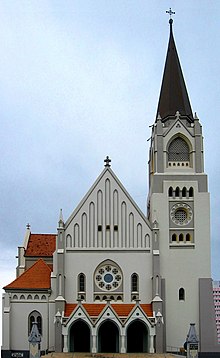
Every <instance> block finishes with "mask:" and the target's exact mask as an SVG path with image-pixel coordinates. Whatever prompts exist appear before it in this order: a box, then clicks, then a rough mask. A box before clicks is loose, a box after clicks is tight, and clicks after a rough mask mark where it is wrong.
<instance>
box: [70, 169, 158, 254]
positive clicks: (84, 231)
mask: <svg viewBox="0 0 220 358" xmlns="http://www.w3.org/2000/svg"><path fill="white" fill-rule="evenodd" d="M65 235H66V247H67V248H68V249H71V248H74V249H77V248H78V249H82V248H88V249H90V250H92V249H96V250H97V249H99V250H100V249H103V248H108V249H114V250H115V249H131V250H134V249H135V250H138V249H149V248H150V239H151V229H150V224H149V222H148V220H147V218H146V217H145V215H144V214H143V213H142V211H141V210H140V209H139V208H138V206H137V205H136V203H135V202H134V201H133V199H132V198H131V197H130V195H129V194H128V193H127V191H126V190H125V188H124V187H123V185H122V184H121V182H120V181H119V180H118V178H117V177H116V176H115V174H114V173H113V171H112V170H111V169H110V168H106V169H104V171H103V172H102V173H101V175H100V176H99V177H98V179H97V180H96V182H95V183H94V185H93V186H92V188H91V189H90V190H89V192H88V193H87V194H86V196H85V197H84V199H83V200H82V201H81V203H80V204H79V205H78V207H77V208H76V210H75V211H74V212H73V214H72V215H71V216H70V218H69V219H68V220H67V222H66V224H65Z"/></svg>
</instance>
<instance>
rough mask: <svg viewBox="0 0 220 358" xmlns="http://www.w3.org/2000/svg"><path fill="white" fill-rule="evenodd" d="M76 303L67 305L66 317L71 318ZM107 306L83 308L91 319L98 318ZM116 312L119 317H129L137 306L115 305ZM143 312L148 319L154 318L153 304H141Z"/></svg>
mask: <svg viewBox="0 0 220 358" xmlns="http://www.w3.org/2000/svg"><path fill="white" fill-rule="evenodd" d="M76 306H77V304H76V303H66V306H65V317H69V316H70V315H71V313H72V312H73V310H74V309H75V308H76ZM105 306H106V304H104V303H84V304H83V307H84V308H85V309H86V311H87V312H88V314H89V316H91V317H98V316H99V314H100V313H101V312H102V310H103V308H104V307H105ZM111 306H112V308H113V309H114V311H115V312H116V313H117V315H118V316H119V317H127V316H128V315H129V313H130V312H131V311H132V309H133V308H134V306H135V304H132V303H131V304H127V303H115V304H112V305H111ZM140 306H141V308H142V309H143V311H144V312H145V313H146V315H147V316H148V317H152V316H153V311H152V306H151V304H141V305H140Z"/></svg>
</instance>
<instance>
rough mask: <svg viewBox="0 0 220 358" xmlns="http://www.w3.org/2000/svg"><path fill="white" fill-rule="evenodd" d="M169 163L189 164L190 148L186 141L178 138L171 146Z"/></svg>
mask: <svg viewBox="0 0 220 358" xmlns="http://www.w3.org/2000/svg"><path fill="white" fill-rule="evenodd" d="M168 161H170V162H188V161H189V146H188V144H187V143H186V142H185V140H184V139H182V138H180V137H177V138H175V139H174V140H173V141H172V142H171V143H170V146H169V149H168Z"/></svg>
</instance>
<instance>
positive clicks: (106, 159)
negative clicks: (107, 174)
mask: <svg viewBox="0 0 220 358" xmlns="http://www.w3.org/2000/svg"><path fill="white" fill-rule="evenodd" d="M104 162H105V167H110V166H111V165H110V163H111V159H110V158H109V157H108V155H107V157H106V158H105V160H104Z"/></svg>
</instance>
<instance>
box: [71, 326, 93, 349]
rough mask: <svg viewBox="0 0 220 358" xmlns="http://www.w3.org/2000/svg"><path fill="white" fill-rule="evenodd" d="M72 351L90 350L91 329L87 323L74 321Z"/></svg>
mask: <svg viewBox="0 0 220 358" xmlns="http://www.w3.org/2000/svg"><path fill="white" fill-rule="evenodd" d="M70 352H90V329H89V326H88V325H87V323H85V322H83V321H77V322H75V323H73V325H72V327H71V329H70Z"/></svg>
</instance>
